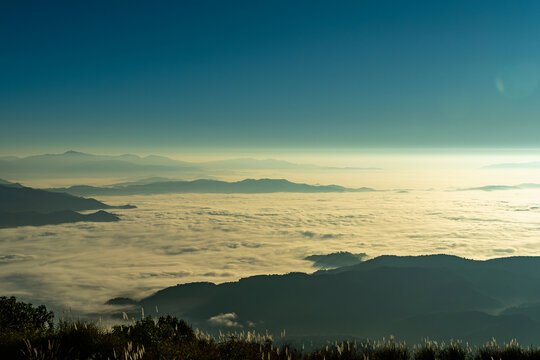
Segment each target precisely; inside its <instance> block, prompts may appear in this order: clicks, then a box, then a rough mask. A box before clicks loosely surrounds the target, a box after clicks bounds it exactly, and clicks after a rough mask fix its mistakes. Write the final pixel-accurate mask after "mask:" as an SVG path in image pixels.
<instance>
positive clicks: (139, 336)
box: [0, 297, 540, 360]
mask: <svg viewBox="0 0 540 360" xmlns="http://www.w3.org/2000/svg"><path fill="white" fill-rule="evenodd" d="M0 354H2V358H5V359H36V360H37V359H41V360H46V359H50V360H53V359H54V360H56V359H58V360H64V359H65V360H68V359H69V360H71V359H81V360H82V359H84V360H86V359H126V360H127V359H130V360H154V359H155V360H158V359H160V360H161V359H201V360H202V359H209V360H210V359H253V360H259V359H262V360H265V359H268V360H273V359H276V360H277V359H280V360H292V359H302V360H333V359H336V360H337V359H362V360H367V359H375V360H377V359H380V360H383V359H398V360H409V359H410V360H413V359H414V360H430V359H441V360H450V359H471V360H490V359H491V360H493V359H538V358H540V348H539V349H533V348H532V347H526V348H525V347H521V346H520V345H519V344H518V343H517V342H514V341H513V342H511V343H509V344H505V345H503V346H500V345H498V344H497V343H496V342H495V341H492V342H490V343H488V344H485V345H484V346H483V347H480V348H474V349H473V348H471V347H470V346H468V345H467V344H462V343H461V342H459V341H457V342H451V343H449V344H438V343H436V342H432V341H428V340H426V341H425V343H424V344H422V345H420V346H414V347H412V348H411V347H408V346H407V345H406V344H405V343H402V342H397V341H396V340H395V339H394V338H393V337H390V339H389V340H383V341H378V342H370V341H365V342H362V343H356V342H354V343H351V342H341V343H337V342H336V343H333V344H329V345H328V346H324V347H322V348H319V349H316V350H312V351H304V349H303V347H302V348H301V349H296V348H293V347H291V346H289V345H287V344H281V345H276V344H275V343H274V341H273V338H272V336H270V335H268V334H266V335H258V334H255V333H252V332H241V333H233V334H226V335H225V334H221V335H220V336H219V337H217V338H215V337H212V336H209V335H208V334H204V333H201V332H199V331H198V330H193V329H192V327H191V326H190V325H188V324H187V323H186V322H185V321H183V320H178V319H177V318H175V317H172V316H162V317H160V318H159V319H153V318H151V317H146V318H142V319H141V320H138V321H134V320H133V321H132V322H131V323H129V324H127V325H117V326H114V327H113V328H112V329H105V328H103V327H100V326H98V324H96V323H87V322H82V321H65V320H61V321H57V322H55V321H54V314H53V313H52V312H50V311H48V310H47V309H46V307H45V306H43V305H40V306H38V307H34V306H32V304H26V303H23V302H20V301H17V300H16V299H15V298H14V297H11V298H7V297H0Z"/></svg>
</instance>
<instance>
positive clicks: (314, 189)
mask: <svg viewBox="0 0 540 360" xmlns="http://www.w3.org/2000/svg"><path fill="white" fill-rule="evenodd" d="M47 190H49V191H54V192H63V193H68V194H72V195H77V196H104V195H151V194H170V193H222V194H233V193H234V194H260V193H276V192H297V193H328V192H367V191H375V190H374V189H371V188H367V187H363V188H359V189H351V188H345V187H342V186H338V185H307V184H298V183H293V182H290V181H287V180H284V179H257V180H256V179H246V180H242V181H236V182H226V181H218V180H193V181H164V182H153V183H141V184H137V183H136V184H130V183H127V184H126V185H118V184H117V185H114V186H109V187H95V186H86V185H78V186H71V187H68V188H52V189H47Z"/></svg>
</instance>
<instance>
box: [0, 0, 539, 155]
mask: <svg viewBox="0 0 540 360" xmlns="http://www.w3.org/2000/svg"><path fill="white" fill-rule="evenodd" d="M538 24H540V2H538V1H489V2H486V1H470V0H468V1H350V2H349V1H340V2H333V1H297V2H294V3H293V2H291V1H265V2H263V1H253V0H251V1H152V2H140V1H133V0H131V1H124V2H120V1H84V2H83V1H3V2H2V3H1V4H0V125H1V128H0V129H1V131H0V151H1V152H2V153H17V152H26V153H28V152H32V151H34V150H35V151H39V150H40V149H58V150H62V149H63V150H66V149H67V148H76V149H80V148H83V149H86V150H88V149H92V148H95V149H112V148H115V147H118V148H126V149H133V148H141V149H142V148H152V149H159V148H160V147H167V148H174V147H178V148H190V147H193V148H227V147H245V148H260V147H267V148H272V147H274V148H279V147H291V148H292V147H300V148H301V147H310V148H313V147H320V148H325V147H328V148H336V147H337V148H339V147H347V148H362V147H411V146H414V147H422V146H426V147H433V146H445V147H454V146H455V147H499V146H510V147H512V146H517V147H539V146H540V140H539V139H540V137H539V136H538V134H539V133H540V121H539V116H538V115H539V114H540V101H539V100H540V99H539V90H538V89H537V85H538V81H539V77H540V70H539V69H540V26H539V25H538Z"/></svg>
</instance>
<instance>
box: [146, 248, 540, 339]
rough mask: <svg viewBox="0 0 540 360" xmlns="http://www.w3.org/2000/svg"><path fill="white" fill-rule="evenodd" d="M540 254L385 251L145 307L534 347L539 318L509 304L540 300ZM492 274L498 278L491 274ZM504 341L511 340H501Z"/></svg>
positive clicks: (164, 296)
mask: <svg viewBox="0 0 540 360" xmlns="http://www.w3.org/2000/svg"><path fill="white" fill-rule="evenodd" d="M535 268H536V269H538V268H540V258H538V257H535V258H527V257H525V258H520V257H516V258H502V259H495V260H489V261H473V260H467V259H462V258H458V257H454V256H446V255H433V256H419V257H397V256H383V257H379V258H375V259H372V260H369V261H365V262H362V263H360V264H358V265H354V266H349V267H345V268H340V269H337V270H330V271H319V272H316V273H314V274H312V275H308V274H303V273H293V274H287V275H268V276H253V277H249V278H245V279H241V280H239V281H238V282H231V283H224V284H219V285H215V284H212V283H190V284H183V285H177V286H173V287H170V288H166V289H163V290H161V291H158V292H157V293H155V294H154V295H152V296H149V297H147V298H145V299H143V300H141V301H140V303H139V305H140V306H142V307H144V308H148V309H152V308H154V307H155V306H158V307H159V309H160V312H163V313H171V314H174V315H177V316H181V317H183V318H186V319H188V320H189V321H191V322H192V323H193V324H195V325H196V326H197V327H200V328H207V329H215V328H213V327H212V323H211V322H209V319H210V318H211V317H214V316H216V315H219V314H228V313H234V314H236V316H237V318H236V320H235V321H236V322H237V324H238V326H242V327H244V328H246V327H248V328H255V329H257V330H261V331H264V329H269V330H271V331H273V332H274V333H277V332H279V331H281V330H282V329H287V333H288V334H291V335H298V336H318V335H328V336H339V335H352V336H360V337H362V336H365V337H371V338H373V337H382V336H388V335H390V334H395V335H397V336H399V337H400V338H404V339H406V340H407V341H412V342H415V343H416V342H419V341H421V340H422V337H425V336H429V337H430V338H435V339H441V340H444V339H446V340H449V339H450V338H452V337H453V338H461V339H464V340H470V341H474V342H476V343H479V342H483V341H487V340H489V339H490V338H491V337H492V336H493V335H499V336H502V337H505V336H510V335H512V334H515V336H518V335H519V336H520V339H521V340H522V341H528V342H531V341H532V342H534V343H537V342H538V340H537V339H539V338H540V323H539V322H537V321H536V320H535V319H532V318H531V317H529V316H527V314H523V313H519V312H516V311H515V309H514V311H512V313H509V314H505V315H496V314H497V313H498V312H499V311H500V310H502V309H504V308H507V307H509V306H510V305H511V304H515V303H517V302H519V301H521V302H531V301H533V300H534V299H538V298H540V275H539V274H537V273H538V272H537V271H536V272H534V271H533V273H531V270H532V269H535ZM490 279H491V280H490ZM499 340H501V341H502V340H510V338H504V339H503V338H501V339H499Z"/></svg>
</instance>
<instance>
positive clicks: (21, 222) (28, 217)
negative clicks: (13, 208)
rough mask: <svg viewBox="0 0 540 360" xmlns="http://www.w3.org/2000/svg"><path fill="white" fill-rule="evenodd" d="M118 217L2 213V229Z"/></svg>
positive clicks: (106, 213) (54, 213)
mask: <svg viewBox="0 0 540 360" xmlns="http://www.w3.org/2000/svg"><path fill="white" fill-rule="evenodd" d="M119 220H120V218H119V217H118V216H117V215H114V214H111V213H108V212H106V211H103V210H100V211H97V212H95V213H93V214H79V213H78V212H75V211H72V210H64V211H55V212H51V213H40V212H35V211H28V212H27V211H24V212H15V213H13V212H0V228H11V227H19V226H29V225H31V226H43V225H58V224H65V223H75V222H81V221H91V222H113V221H119Z"/></svg>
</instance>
